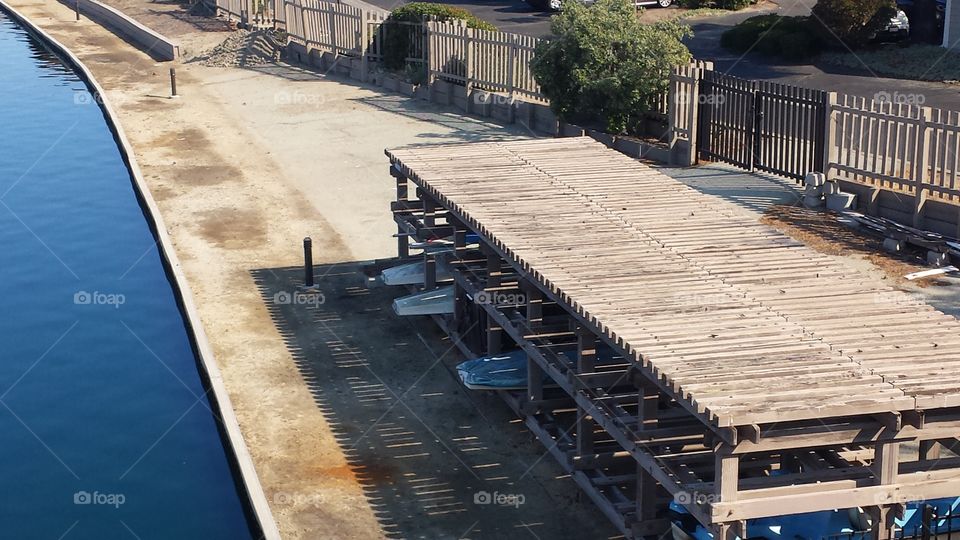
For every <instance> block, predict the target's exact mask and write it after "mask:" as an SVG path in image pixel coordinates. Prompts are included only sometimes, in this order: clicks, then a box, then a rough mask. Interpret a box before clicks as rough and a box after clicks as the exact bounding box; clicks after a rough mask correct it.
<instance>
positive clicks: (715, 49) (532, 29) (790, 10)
mask: <svg viewBox="0 0 960 540" xmlns="http://www.w3.org/2000/svg"><path fill="white" fill-rule="evenodd" d="M345 1H353V2H355V1H357V0H345ZM365 1H366V2H368V3H370V4H373V5H375V6H377V7H380V8H383V9H393V8H395V7H397V6H399V5H402V4H404V3H405V2H404V1H403V0H365ZM427 1H437V2H439V0H427ZM442 3H446V4H452V5H456V6H460V7H462V8H465V9H467V10H469V11H471V12H472V13H473V14H475V15H476V16H477V17H480V18H481V19H483V20H486V21H489V22H491V23H493V24H495V25H496V26H497V27H498V28H499V29H500V30H503V31H505V32H515V33H519V34H527V35H532V36H538V37H541V36H545V35H548V34H549V33H550V13H547V12H543V11H540V10H538V9H535V8H533V7H532V6H530V4H528V3H526V2H525V1H523V0H445V1H443V2H442ZM815 3H816V0H782V1H781V2H780V5H779V6H774V7H773V8H771V9H769V10H766V11H759V12H758V11H751V12H749V13H734V14H731V15H726V16H722V17H707V18H701V19H687V20H686V21H685V22H686V23H687V24H689V25H690V26H691V27H692V28H693V31H694V36H693V37H692V38H689V39H688V40H687V46H688V47H689V48H690V51H691V52H692V53H693V56H694V57H696V58H699V59H702V60H711V61H713V62H714V64H715V68H716V69H718V70H719V71H721V72H724V73H729V74H730V75H735V76H737V77H742V78H746V79H758V80H770V81H777V82H782V83H787V84H794V85H797V86H804V87H807V88H818V89H822V90H831V91H836V92H841V93H847V94H853V95H858V96H864V97H867V98H871V99H873V97H874V96H875V95H876V94H877V93H879V92H887V93H889V94H894V93H898V94H899V95H913V96H921V97H922V100H923V102H924V104H925V105H927V106H929V107H940V108H945V109H954V110H960V86H957V85H946V84H940V83H929V82H920V81H909V80H902V79H891V78H886V77H878V76H876V75H875V74H873V73H871V72H869V71H868V70H866V69H862V70H853V69H850V68H845V67H839V66H832V65H827V64H823V65H811V64H780V63H771V62H770V61H769V59H767V58H765V57H763V56H761V55H758V54H747V55H745V56H744V55H739V54H735V53H732V52H730V51H727V50H725V49H723V48H721V47H720V35H721V34H723V32H724V31H726V30H727V29H728V28H730V27H732V26H734V25H735V24H737V23H738V22H740V21H742V20H744V19H747V18H749V17H753V16H756V15H758V14H760V13H764V12H775V13H779V14H781V15H790V16H797V15H808V14H809V13H810V8H811V7H812V6H813V5H814V4H815ZM650 9H661V8H656V7H653V8H650ZM669 9H676V8H669ZM931 61H933V59H931Z"/></svg>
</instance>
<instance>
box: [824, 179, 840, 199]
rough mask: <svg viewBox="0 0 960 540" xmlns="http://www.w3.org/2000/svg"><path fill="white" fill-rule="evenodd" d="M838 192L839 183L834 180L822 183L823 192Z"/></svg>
mask: <svg viewBox="0 0 960 540" xmlns="http://www.w3.org/2000/svg"><path fill="white" fill-rule="evenodd" d="M837 193H840V184H838V183H836V182H827V183H826V184H824V185H823V194H824V195H827V196H830V195H836V194H837Z"/></svg>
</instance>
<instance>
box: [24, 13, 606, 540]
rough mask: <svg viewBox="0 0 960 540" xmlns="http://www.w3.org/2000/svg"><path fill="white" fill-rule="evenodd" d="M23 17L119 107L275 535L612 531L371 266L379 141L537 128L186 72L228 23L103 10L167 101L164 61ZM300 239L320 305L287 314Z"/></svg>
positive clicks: (311, 81)
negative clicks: (492, 497) (493, 500)
mask: <svg viewBox="0 0 960 540" xmlns="http://www.w3.org/2000/svg"><path fill="white" fill-rule="evenodd" d="M11 3H12V4H13V5H14V7H15V8H17V9H19V10H21V11H22V12H23V13H24V14H25V15H26V16H28V17H30V18H31V19H32V20H33V21H34V22H36V23H37V24H39V25H40V26H41V27H42V28H44V29H45V30H47V31H48V32H50V33H51V34H52V35H53V36H54V37H55V38H56V39H58V40H60V41H61V42H62V43H64V44H65V45H66V46H67V47H69V48H70V49H71V50H72V51H74V52H75V53H76V54H77V55H78V56H79V57H80V58H81V60H82V61H83V62H84V63H85V64H87V66H88V67H89V68H90V69H91V70H92V71H93V73H94V74H95V76H96V77H97V79H98V81H99V82H100V83H101V84H102V85H103V86H104V87H105V88H106V89H107V90H106V91H107V94H108V97H109V99H110V100H111V102H112V103H113V104H114V105H115V107H116V108H117V110H118V113H119V120H120V122H121V124H122V125H123V126H124V129H125V130H126V132H127V135H128V137H129V139H130V142H131V143H132V145H133V147H134V149H135V153H136V158H137V161H138V162H139V165H140V167H141V169H142V170H143V173H144V177H145V179H146V181H147V183H148V185H149V187H150V190H151V192H152V194H153V196H154V198H155V199H156V200H157V203H158V205H159V207H160V209H161V212H162V214H163V217H164V219H165V221H166V224H167V227H168V229H169V232H170V235H171V237H172V239H173V242H174V244H175V249H176V251H177V254H178V255H179V257H180V260H181V262H182V265H183V267H184V270H185V273H186V276H187V280H188V281H189V283H190V285H191V287H192V289H193V293H194V296H195V298H196V303H197V305H198V307H199V311H200V315H201V319H202V322H203V325H204V328H205V329H206V332H207V335H208V336H209V338H210V342H211V344H212V346H213V348H214V352H215V357H216V361H217V362H218V364H219V366H220V368H221V371H222V375H223V379H224V382H225V384H226V386H227V388H228V391H229V392H230V398H231V400H232V401H233V405H234V408H235V410H236V413H237V416H238V419H239V422H240V426H241V429H242V431H243V434H244V438H245V440H246V442H247V445H248V447H249V449H250V452H251V454H252V457H253V460H254V463H255V466H256V469H257V472H258V474H259V477H260V479H261V482H262V484H263V486H264V490H265V492H266V494H267V498H268V500H269V502H270V506H271V510H272V512H273V514H274V516H275V518H276V520H277V523H278V526H279V528H280V531H281V533H282V535H283V537H284V538H288V539H299V538H302V539H311V540H314V539H320V538H382V537H398V538H399V537H403V538H493V537H497V538H537V537H539V538H563V537H568V536H570V535H573V536H575V537H584V538H585V537H590V538H605V537H610V536H614V531H613V530H612V527H611V526H610V525H609V524H608V523H607V521H606V519H605V518H604V517H603V516H602V514H601V513H600V512H599V511H598V510H597V509H596V508H595V507H594V506H593V505H592V504H591V503H590V502H589V501H587V500H584V501H583V502H580V501H579V500H578V496H577V488H576V486H575V484H574V483H573V482H572V481H571V480H570V479H568V478H565V477H563V476H562V475H561V471H560V469H559V467H557V466H556V465H555V464H554V463H553V462H552V461H551V459H552V458H550V457H548V456H547V457H545V456H544V454H545V450H544V448H543V447H542V446H541V445H540V444H539V443H536V442H534V441H533V440H532V439H531V438H530V436H529V435H527V434H526V432H525V431H524V430H523V429H522V428H521V426H520V425H519V424H518V422H517V421H516V420H515V419H514V418H513V417H512V415H511V414H509V411H508V409H507V408H506V406H505V405H504V404H503V403H502V402H500V401H499V398H496V397H495V396H490V395H483V394H480V395H478V394H475V393H466V392H464V391H463V390H462V388H461V387H460V386H459V384H458V383H457V382H456V381H455V378H454V375H453V373H452V372H451V370H452V366H453V365H455V364H456V363H457V361H458V360H459V359H458V357H457V356H456V354H455V353H454V351H453V350H452V348H451V347H450V346H449V344H448V343H444V342H443V341H442V340H441V337H440V336H439V335H438V333H437V332H436V331H435V330H434V329H433V327H432V325H430V324H426V323H423V321H410V320H406V319H400V318H397V317H395V316H394V315H393V314H392V312H391V311H390V303H391V301H392V299H393V298H394V297H396V296H398V295H399V294H400V293H399V291H395V290H393V289H390V288H385V287H381V288H368V286H367V285H368V283H367V281H366V278H365V276H364V275H363V273H362V272H361V271H360V267H359V264H360V263H359V261H365V260H369V259H374V258H384V257H391V256H393V255H394V254H395V246H396V240H395V239H394V238H392V237H391V235H392V234H393V233H394V232H395V230H396V229H395V226H394V225H393V222H392V220H391V215H390V211H389V201H390V200H391V199H392V195H393V190H394V188H393V180H392V178H391V177H390V176H389V175H388V173H387V167H388V161H387V159H386V157H385V156H384V155H383V149H384V148H385V147H394V146H400V145H405V144H411V143H429V142H437V141H466V140H473V139H478V138H495V137H525V136H529V134H528V133H526V132H524V131H522V130H519V131H518V130H511V129H507V128H504V127H501V126H498V125H494V124H488V123H484V122H482V121H478V120H470V119H464V118H462V117H460V116H457V115H455V114H452V113H449V112H446V111H443V110H440V109H436V108H433V107H431V106H429V105H424V104H421V103H415V102H412V101H411V100H408V99H406V98H399V97H396V96H393V95H389V94H384V93H381V92H379V91H378V90H376V89H373V88H363V87H358V86H356V85H355V84H341V83H339V82H337V81H335V80H332V79H329V78H325V77H323V75H322V74H318V73H314V72H311V71H306V70H302V69H298V68H293V67H284V66H267V67H261V68H257V69H238V68H213V67H206V66H204V65H201V64H199V63H195V62H190V61H189V60H190V57H192V56H195V55H198V54H200V53H202V52H203V51H205V50H208V49H210V48H211V47H213V46H214V45H216V44H217V43H220V42H221V41H223V40H224V39H225V38H226V37H227V36H228V33H227V31H226V27H225V26H224V25H222V24H221V23H218V22H216V21H212V22H211V21H209V20H206V19H199V18H196V17H193V16H191V15H189V14H186V13H184V12H183V11H182V10H181V9H180V8H179V5H178V4H168V3H161V2H156V3H154V2H134V1H133V0H116V1H115V2H112V3H114V4H115V5H121V6H122V7H123V8H124V9H125V10H128V11H129V12H131V13H135V14H137V15H138V16H140V17H142V19H143V20H144V22H146V23H147V24H149V25H151V26H154V27H155V28H157V29H159V30H160V31H161V32H164V33H166V34H168V35H170V36H171V37H175V38H178V39H180V41H181V43H182V44H183V45H184V49H185V50H186V51H187V54H188V58H186V59H185V60H186V61H184V62H180V63H178V64H176V69H177V79H178V89H179V94H180V97H178V98H176V99H171V98H170V97H169V79H168V68H169V67H170V64H160V63H156V62H154V61H153V60H151V59H150V58H149V57H147V56H146V55H144V54H143V53H141V52H139V51H138V50H136V49H135V48H133V47H132V46H130V45H129V44H127V43H125V42H124V41H122V40H120V39H118V38H117V37H115V36H114V35H112V34H111V33H109V32H107V31H105V30H104V29H103V28H101V27H99V26H97V25H96V24H94V23H92V22H90V21H88V20H86V19H84V20H82V21H80V22H79V23H77V22H75V21H74V20H73V19H74V15H73V12H72V10H70V9H69V8H68V7H66V6H65V5H63V4H61V3H59V2H56V1H54V0H41V1H38V0H15V1H13V2H11ZM78 106H80V105H78ZM305 236H311V237H312V239H313V243H314V246H315V248H314V261H315V262H316V263H317V265H318V267H317V270H316V274H317V276H318V282H319V284H320V287H321V290H322V292H323V297H322V298H323V300H322V301H318V302H316V303H308V304H298V303H285V301H284V300H283V297H284V296H283V295H284V294H288V293H291V292H292V291H293V290H294V289H295V287H296V285H298V284H300V283H301V282H302V270H299V269H297V268H296V266H297V265H299V264H301V261H302V259H301V247H300V242H301V239H302V238H303V237H305ZM483 492H487V493H500V494H506V495H515V497H513V499H511V500H514V501H516V500H519V497H516V496H522V504H515V505H497V504H482V502H483V501H484V500H485V499H484V498H483V497H482V496H479V495H478V494H482V493H483ZM478 497H480V498H479V499H478ZM478 500H479V502H477V501H478Z"/></svg>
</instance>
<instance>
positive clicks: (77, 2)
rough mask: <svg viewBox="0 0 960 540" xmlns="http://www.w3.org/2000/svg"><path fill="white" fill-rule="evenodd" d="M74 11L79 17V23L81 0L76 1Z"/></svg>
mask: <svg viewBox="0 0 960 540" xmlns="http://www.w3.org/2000/svg"><path fill="white" fill-rule="evenodd" d="M73 10H74V12H75V13H76V15H77V20H78V21H79V20H80V0H76V2H74V3H73Z"/></svg>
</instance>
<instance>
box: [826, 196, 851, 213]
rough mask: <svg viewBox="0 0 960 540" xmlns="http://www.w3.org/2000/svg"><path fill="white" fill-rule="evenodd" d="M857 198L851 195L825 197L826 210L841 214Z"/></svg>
mask: <svg viewBox="0 0 960 540" xmlns="http://www.w3.org/2000/svg"><path fill="white" fill-rule="evenodd" d="M856 199H857V196H856V195H854V194H853V193H843V192H840V193H834V194H832V195H827V208H828V209H829V210H833V211H834V212H843V211H844V210H846V209H848V208H850V207H852V206H853V203H854V201H855V200H856Z"/></svg>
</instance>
